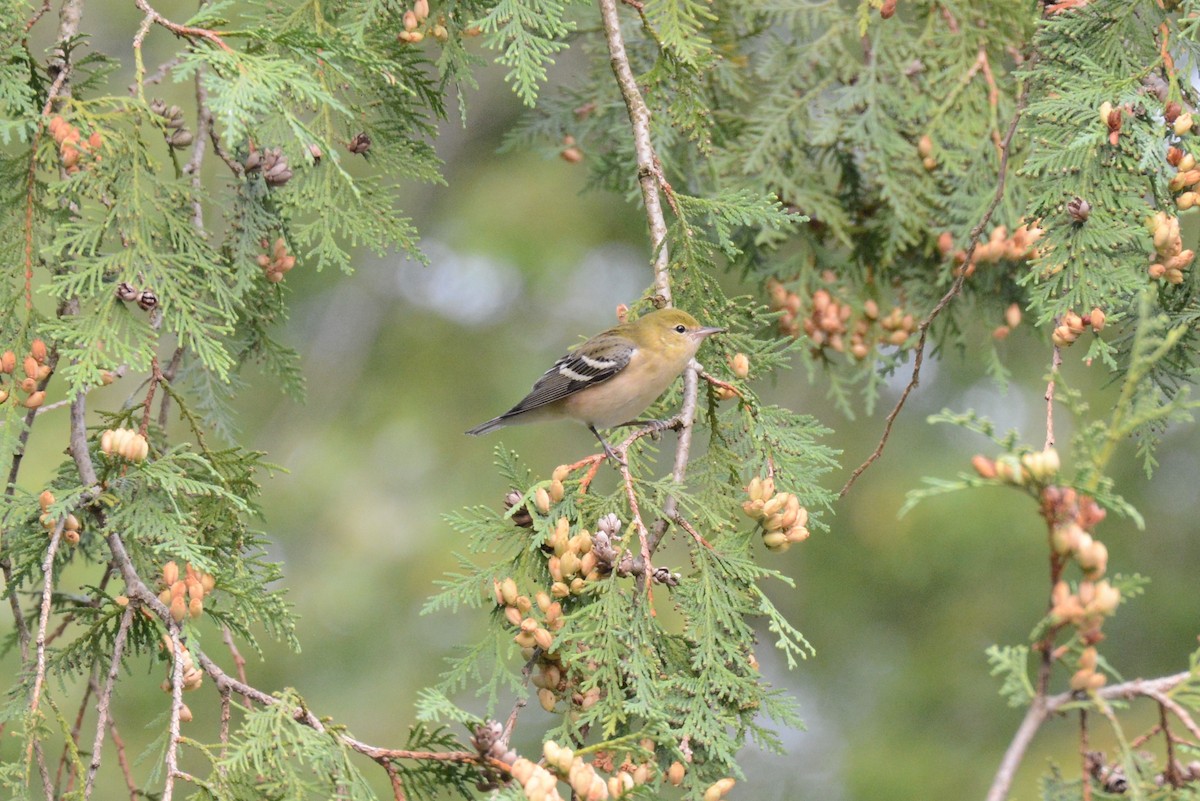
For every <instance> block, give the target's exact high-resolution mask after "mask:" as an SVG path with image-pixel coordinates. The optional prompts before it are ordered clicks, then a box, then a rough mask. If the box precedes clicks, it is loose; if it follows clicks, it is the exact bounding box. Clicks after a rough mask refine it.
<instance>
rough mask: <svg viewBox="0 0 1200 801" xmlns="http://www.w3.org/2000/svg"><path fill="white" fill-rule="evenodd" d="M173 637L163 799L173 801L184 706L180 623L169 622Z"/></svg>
mask: <svg viewBox="0 0 1200 801" xmlns="http://www.w3.org/2000/svg"><path fill="white" fill-rule="evenodd" d="M167 631H168V632H169V634H170V637H171V656H172V658H173V660H174V661H173V662H172V663H171V721H170V723H169V724H168V729H167V737H168V738H169V739H168V740H167V757H166V771H167V781H166V785H165V786H164V787H163V793H162V801H171V796H172V794H173V793H174V792H175V779H176V777H178V775H179V712H180V710H181V709H182V708H183V654H184V650H183V643H182V642H180V640H179V625H178V624H175V623H171V624H168V626H167Z"/></svg>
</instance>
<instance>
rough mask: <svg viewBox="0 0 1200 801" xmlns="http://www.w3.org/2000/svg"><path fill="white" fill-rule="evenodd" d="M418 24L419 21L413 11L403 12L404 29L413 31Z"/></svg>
mask: <svg viewBox="0 0 1200 801" xmlns="http://www.w3.org/2000/svg"><path fill="white" fill-rule="evenodd" d="M420 24H421V23H420V21H419V20H418V19H417V15H416V14H415V13H413V12H412V11H405V12H404V30H406V31H415V30H416V29H417V26H418V25H420Z"/></svg>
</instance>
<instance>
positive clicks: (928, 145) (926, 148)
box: [917, 134, 933, 159]
mask: <svg viewBox="0 0 1200 801" xmlns="http://www.w3.org/2000/svg"><path fill="white" fill-rule="evenodd" d="M917 154H918V155H920V156H921V158H923V159H925V158H929V157H930V156H932V155H933V140H932V139H930V138H929V134H925V135H924V136H922V137H921V138H920V139H919V140H918V141H917Z"/></svg>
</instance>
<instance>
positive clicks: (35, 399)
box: [21, 391, 46, 409]
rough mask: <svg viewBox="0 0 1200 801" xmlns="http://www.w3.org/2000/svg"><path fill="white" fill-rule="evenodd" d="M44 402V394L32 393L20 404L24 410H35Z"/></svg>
mask: <svg viewBox="0 0 1200 801" xmlns="http://www.w3.org/2000/svg"><path fill="white" fill-rule="evenodd" d="M45 402H46V393H45V392H40V391H39V392H34V393H32V394H31V395H30V396H29V397H28V398H26V399H25V401H24V402H23V403H22V404H21V405H22V406H24V407H25V408H26V409H36V408H38V407H39V406H41V405H42V404H43V403H45Z"/></svg>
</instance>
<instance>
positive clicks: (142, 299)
mask: <svg viewBox="0 0 1200 801" xmlns="http://www.w3.org/2000/svg"><path fill="white" fill-rule="evenodd" d="M137 305H138V307H139V308H140V309H141V310H142V311H151V310H152V309H154V308H155V307H156V306H158V295H155V294H154V293H153V292H152V291H150V290H149V289H143V290H142V291H141V292H140V293H138V297H137Z"/></svg>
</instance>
